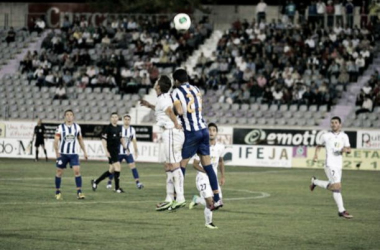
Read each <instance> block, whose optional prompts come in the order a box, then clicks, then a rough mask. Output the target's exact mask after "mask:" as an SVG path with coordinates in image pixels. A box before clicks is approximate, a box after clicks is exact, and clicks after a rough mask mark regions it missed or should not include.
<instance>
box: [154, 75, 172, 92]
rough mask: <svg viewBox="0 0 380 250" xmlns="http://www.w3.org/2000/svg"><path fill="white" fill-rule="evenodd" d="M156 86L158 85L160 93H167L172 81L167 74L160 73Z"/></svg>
mask: <svg viewBox="0 0 380 250" xmlns="http://www.w3.org/2000/svg"><path fill="white" fill-rule="evenodd" d="M157 84H158V86H160V89H161V92H162V93H168V92H169V90H170V88H171V87H172V81H171V80H170V78H169V77H168V76H167V75H162V76H161V77H160V79H158V82H157Z"/></svg>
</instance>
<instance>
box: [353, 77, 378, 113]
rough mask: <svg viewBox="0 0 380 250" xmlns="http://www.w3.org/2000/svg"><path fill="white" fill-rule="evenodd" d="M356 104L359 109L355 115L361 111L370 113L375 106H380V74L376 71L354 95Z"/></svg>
mask: <svg viewBox="0 0 380 250" xmlns="http://www.w3.org/2000/svg"><path fill="white" fill-rule="evenodd" d="M356 106H357V107H359V109H358V110H357V111H356V115H359V114H361V113H370V112H372V111H373V110H374V108H375V107H380V74H379V71H376V72H375V73H374V74H373V75H372V76H371V78H370V79H369V81H368V82H367V83H366V85H365V86H364V87H363V88H361V90H360V93H359V94H358V96H357V97H356Z"/></svg>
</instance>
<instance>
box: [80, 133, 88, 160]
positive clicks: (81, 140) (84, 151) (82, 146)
mask: <svg viewBox="0 0 380 250" xmlns="http://www.w3.org/2000/svg"><path fill="white" fill-rule="evenodd" d="M78 142H79V145H80V148H81V149H82V151H83V154H84V159H86V160H87V159H88V155H87V151H86V147H85V145H84V141H83V137H82V135H79V136H78Z"/></svg>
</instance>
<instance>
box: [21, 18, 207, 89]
mask: <svg viewBox="0 0 380 250" xmlns="http://www.w3.org/2000/svg"><path fill="white" fill-rule="evenodd" d="M104 23H105V24H104V25H103V24H100V25H92V24H90V23H88V21H87V19H86V18H85V17H80V16H76V17H75V19H74V20H73V21H72V22H71V21H70V20H69V18H68V17H66V18H64V20H63V22H62V25H61V29H60V30H55V31H52V32H51V33H49V34H48V35H47V37H46V38H45V39H44V40H43V42H42V45H41V47H42V49H41V51H40V52H36V51H34V52H28V53H27V55H26V56H25V58H24V59H23V60H22V61H21V63H20V67H21V71H22V73H26V74H28V76H29V79H36V80H37V85H38V86H60V85H62V86H64V87H66V86H78V87H81V88H87V87H92V88H94V87H110V88H114V87H116V88H118V89H119V90H120V91H121V92H122V93H136V92H137V91H138V90H139V89H141V88H143V89H146V90H148V89H149V88H151V87H152V84H153V83H154V82H155V81H156V79H157V78H158V76H159V73H160V72H159V71H160V69H161V70H163V69H170V71H171V70H172V69H174V68H175V67H178V66H180V65H181V63H182V62H183V61H185V60H186V59H187V58H188V57H189V56H190V55H191V53H192V52H193V51H194V50H195V49H197V48H198V46H199V45H200V44H201V43H202V42H203V41H204V40H205V39H206V38H207V37H209V36H210V34H211V32H212V26H211V25H210V24H209V22H208V19H207V17H205V18H203V19H202V20H200V21H198V22H196V21H195V20H193V24H192V27H191V28H190V29H189V31H187V32H185V33H179V32H177V31H176V30H175V29H174V28H173V26H172V24H171V22H170V20H169V19H168V18H167V17H160V18H159V17H155V16H149V17H140V18H132V17H113V18H111V19H110V20H106V21H104Z"/></svg>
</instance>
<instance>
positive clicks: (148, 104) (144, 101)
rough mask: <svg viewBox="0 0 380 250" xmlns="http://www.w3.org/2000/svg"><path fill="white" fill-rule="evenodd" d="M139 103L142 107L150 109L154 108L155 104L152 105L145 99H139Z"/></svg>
mask: <svg viewBox="0 0 380 250" xmlns="http://www.w3.org/2000/svg"><path fill="white" fill-rule="evenodd" d="M140 105H141V106H143V107H147V108H150V109H152V110H155V109H156V106H154V105H153V104H151V103H149V102H148V101H146V100H140Z"/></svg>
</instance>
